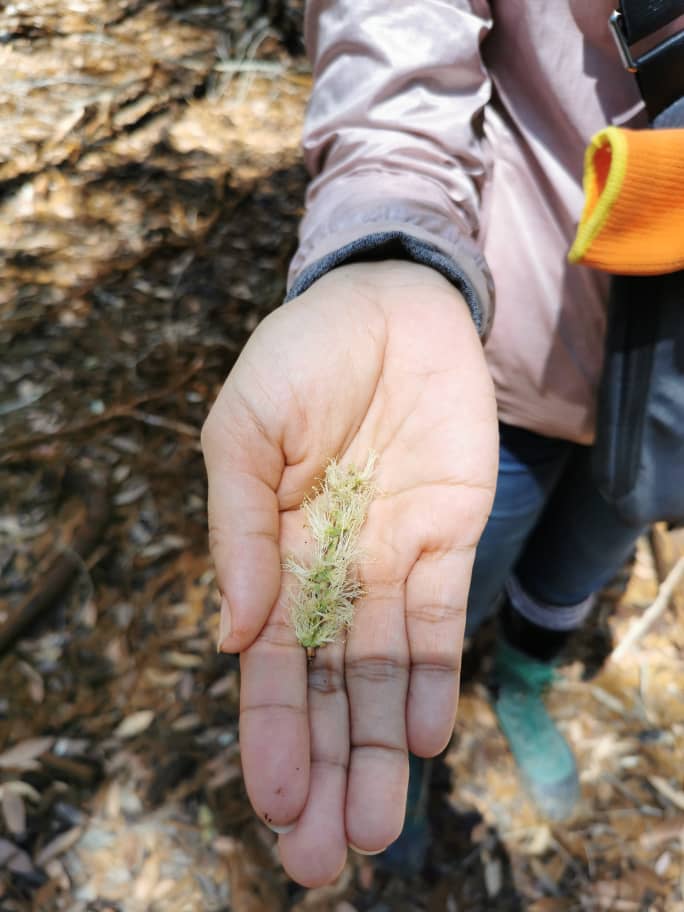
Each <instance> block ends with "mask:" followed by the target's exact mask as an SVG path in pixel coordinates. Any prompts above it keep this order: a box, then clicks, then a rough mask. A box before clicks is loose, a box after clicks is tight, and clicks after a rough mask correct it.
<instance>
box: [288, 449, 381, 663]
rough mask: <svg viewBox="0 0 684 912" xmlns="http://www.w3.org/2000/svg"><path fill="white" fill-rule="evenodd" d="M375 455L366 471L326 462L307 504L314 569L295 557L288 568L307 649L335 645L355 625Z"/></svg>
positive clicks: (297, 629) (296, 622)
mask: <svg viewBox="0 0 684 912" xmlns="http://www.w3.org/2000/svg"><path fill="white" fill-rule="evenodd" d="M375 463H376V456H375V454H374V453H371V454H370V455H369V457H368V460H367V462H366V465H365V466H364V468H363V469H357V468H356V467H355V466H353V465H350V466H344V467H343V466H340V465H339V463H337V462H336V461H335V460H334V459H333V460H331V461H330V462H329V463H328V466H327V468H326V470H325V477H324V479H323V482H322V483H321V485H320V487H319V488H318V489H317V490H316V492H315V494H314V496H313V497H312V498H311V499H309V500H307V501H305V503H304V504H303V510H304V515H305V517H306V521H307V523H308V525H309V528H310V529H311V533H312V538H313V545H314V553H313V558H312V562H311V566H309V567H305V566H304V565H302V564H300V563H298V562H297V561H296V560H294V558H289V559H288V560H287V561H286V562H285V569H286V570H288V571H289V572H290V573H292V574H294V576H295V578H296V582H297V586H296V590H295V592H294V594H293V598H292V605H291V614H292V623H293V625H294V629H295V634H296V636H297V639H298V640H299V642H300V643H301V644H302V646H305V647H306V648H307V649H308V650H314V649H317V648H318V647H319V646H325V644H326V643H332V642H334V641H335V640H336V639H337V638H338V636H339V635H340V633H341V632H342V630H344V629H347V628H349V627H350V626H351V623H352V620H353V617H354V602H355V601H356V599H358V598H359V597H360V596H361V595H363V586H362V584H361V582H360V581H359V579H358V576H357V574H356V568H355V564H356V561H357V560H358V558H359V556H360V555H359V536H360V533H361V529H362V527H363V524H364V522H365V520H366V515H367V513H368V507H369V506H370V503H371V500H372V499H373V496H374V494H375V488H374V485H373V473H374V470H375Z"/></svg>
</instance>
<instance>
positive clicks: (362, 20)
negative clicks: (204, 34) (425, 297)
mask: <svg viewBox="0 0 684 912" xmlns="http://www.w3.org/2000/svg"><path fill="white" fill-rule="evenodd" d="M490 27H491V16H490V10H489V5H488V3H487V2H486V0H473V2H465V0H422V2H421V3H409V2H406V0H393V2H387V0H309V2H308V4H307V13H306V44H307V50H308V52H309V56H310V58H311V61H312V64H313V70H314V87H313V92H312V97H311V101H310V104H309V109H308V113H307V117H306V121H305V126H304V143H303V144H304V155H305V161H306V164H307V167H308V169H309V171H310V173H311V175H312V177H313V180H312V182H311V184H310V185H309V189H308V192H307V199H306V212H305V215H304V218H303V220H302V223H301V226H300V233H299V241H300V243H299V249H298V250H297V253H296V255H295V257H294V259H293V261H292V264H291V267H290V274H289V280H288V284H289V294H288V297H293V296H294V295H295V294H300V293H301V292H302V291H304V290H305V289H306V288H307V287H308V286H309V285H310V284H312V282H313V281H315V279H316V278H318V277H319V276H320V275H322V274H323V273H324V272H326V271H327V270H328V269H330V268H333V267H334V266H336V265H339V264H340V263H344V262H350V261H353V260H355V259H362V258H369V257H371V256H374V257H375V258H378V257H382V256H383V253H384V255H387V256H390V255H391V256H396V255H399V256H404V257H406V258H409V259H415V260H417V261H418V262H424V263H428V264H429V265H432V266H434V267H435V268H437V269H438V270H439V271H441V272H442V273H443V274H444V275H446V276H447V278H449V279H450V280H451V281H452V282H454V284H456V285H457V286H458V287H459V288H460V290H461V291H463V293H464V294H465V296H466V299H467V300H468V303H469V304H470V306H471V310H472V312H473V316H474V318H475V320H476V323H477V324H478V329H479V330H480V332H481V334H482V335H486V332H487V329H488V327H489V325H490V323H491V317H492V309H493V286H492V281H491V276H490V274H489V270H488V268H487V265H486V263H485V260H484V257H483V255H482V253H481V251H480V250H479V248H478V246H477V243H476V238H477V235H478V230H479V198H480V188H481V185H482V181H483V179H484V172H485V166H484V164H483V156H482V150H481V143H480V136H479V127H480V125H481V123H482V115H483V109H484V106H485V104H486V103H487V101H488V100H489V97H490V82H489V78H488V75H487V72H486V70H485V68H484V65H483V63H482V59H481V56H480V44H481V42H482V40H483V38H484V37H485V35H486V34H487V32H488V30H489V29H490Z"/></svg>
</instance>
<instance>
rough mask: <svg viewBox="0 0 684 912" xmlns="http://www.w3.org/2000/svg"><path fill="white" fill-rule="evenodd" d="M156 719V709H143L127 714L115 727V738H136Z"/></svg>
mask: <svg viewBox="0 0 684 912" xmlns="http://www.w3.org/2000/svg"><path fill="white" fill-rule="evenodd" d="M153 719H154V710H152V709H141V710H138V712H134V713H131V715H130V716H126V718H125V719H122V721H121V722H119V724H118V725H117V726H116V728H115V729H114V737H115V738H135V736H136V735H141V734H142V733H143V732H144V731H146V730H147V729H148V728H149V727H150V725H151V724H152V721H153Z"/></svg>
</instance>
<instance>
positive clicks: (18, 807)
mask: <svg viewBox="0 0 684 912" xmlns="http://www.w3.org/2000/svg"><path fill="white" fill-rule="evenodd" d="M2 816H3V817H4V818H5V825H6V827H7V829H8V831H9V832H10V833H11V834H12V835H13V836H21V835H22V833H23V832H24V831H25V830H26V808H25V807H24V802H23V801H22V799H21V796H20V795H18V794H17V793H16V792H12V791H9V790H8V789H4V790H3V793H2Z"/></svg>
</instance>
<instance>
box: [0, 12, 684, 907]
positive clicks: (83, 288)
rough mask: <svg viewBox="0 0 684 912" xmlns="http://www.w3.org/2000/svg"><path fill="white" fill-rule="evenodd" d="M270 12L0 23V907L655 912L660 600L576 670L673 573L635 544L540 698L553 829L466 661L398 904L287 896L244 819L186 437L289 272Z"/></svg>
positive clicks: (281, 37)
mask: <svg viewBox="0 0 684 912" xmlns="http://www.w3.org/2000/svg"><path fill="white" fill-rule="evenodd" d="M260 6H261V7H263V8H266V9H268V10H269V11H270V18H269V17H267V16H260V15H259V11H260ZM291 6H293V7H294V9H295V13H294V14H293V15H292V16H291V17H289V14H288V13H287V9H288V8H287V7H285V10H286V12H285V13H283V12H282V10H280V8H279V7H278V8H277V5H276V4H270V5H269V4H267V3H262V4H259V3H256V2H254V3H249V2H245V3H242V2H237V0H223V2H221V3H217V4H214V5H211V4H210V5H201V4H200V3H196V2H191V0H190V2H187V0H185V2H184V0H168V2H166V0H159V2H149V3H143V2H134V0H117V2H111V0H109V2H108V0H59V2H57V0H42V2H38V0H18V2H15V3H13V4H11V5H5V6H4V8H3V10H2V12H0V62H1V63H2V72H3V80H2V84H1V85H0V136H1V137H2V144H1V149H2V151H1V153H0V155H1V156H2V157H1V158H0V207H1V213H0V350H1V351H2V358H1V359H0V429H1V431H2V433H1V435H0V598H1V599H2V601H0V910H1V912H28V910H34V912H52V910H70V912H115V910H116V912H147V910H149V912H186V910H187V912H190V910H192V912H228V910H235V912H270V910H274V912H276V910H281V909H283V910H286V909H287V910H295V909H296V910H299V912H306V910H309V912H327V910H330V912H353V910H358V912H362V910H375V912H386V910H390V912H394V910H398V912H402V910H435V912H437V910H447V912H457V910H463V912H465V910H473V912H474V910H485V909H500V910H517V909H520V910H522V909H529V910H533V912H565V910H588V912H593V910H603V909H607V910H625V912H630V910H635V912H637V910H668V912H669V910H671V912H677V910H678V912H683V910H684V784H683V777H682V769H683V768H684V597H683V596H682V593H681V592H680V593H678V594H676V596H675V598H674V599H673V600H672V603H671V605H670V606H669V608H668V609H667V611H665V613H664V614H663V615H662V617H661V619H660V620H659V622H658V623H657V624H656V626H655V627H654V628H653V630H652V631H651V632H650V633H649V634H647V635H646V636H645V637H643V638H642V639H640V640H639V642H638V643H637V644H636V645H635V647H634V649H633V650H632V651H631V652H630V653H629V654H628V655H627V656H626V657H625V658H624V659H623V660H621V661H613V660H607V659H606V657H607V656H608V654H609V652H610V649H611V647H612V644H613V643H616V642H618V641H620V640H621V639H622V638H623V637H624V635H625V632H626V631H627V630H628V629H629V628H630V626H631V625H632V624H633V623H634V621H635V619H637V618H638V617H639V616H640V615H641V614H642V613H643V610H644V609H645V608H646V607H647V606H648V605H649V604H650V603H651V602H652V601H653V599H654V598H655V596H656V594H657V591H658V586H659V583H660V582H662V579H663V577H664V575H665V573H666V572H667V570H668V569H670V568H671V567H672V565H673V564H674V562H675V560H676V559H677V557H678V556H679V555H680V554H681V553H682V544H681V539H679V538H678V537H677V536H676V535H674V534H669V533H667V532H666V531H665V530H663V529H660V530H658V532H657V533H656V534H655V536H654V538H653V540H648V539H644V540H643V541H641V542H640V545H639V549H638V552H637V556H636V559H635V562H634V564H633V565H632V566H631V567H630V568H628V569H626V570H625V573H624V575H623V577H622V578H621V579H619V580H617V581H616V583H615V585H614V586H613V587H612V588H611V589H610V590H609V591H607V592H606V593H605V594H604V597H603V598H602V599H601V601H600V604H599V606H598V607H597V610H596V612H595V617H594V623H593V624H592V625H591V633H590V634H589V635H586V636H585V637H584V638H583V639H582V641H581V642H578V643H576V644H574V645H573V647H572V648H571V649H570V650H569V652H568V655H567V657H566V661H565V662H564V665H563V668H562V676H561V679H560V681H559V683H558V685H557V686H556V687H555V688H554V690H553V692H552V694H551V696H550V705H551V707H552V709H553V711H554V713H555V715H556V716H557V718H558V719H559V720H560V724H561V726H562V727H563V729H564V731H565V732H566V734H567V736H568V738H569V739H570V741H571V743H572V745H573V747H574V749H575V751H576V753H577V756H578V758H579V763H580V768H581V773H582V803H581V807H580V809H579V811H578V813H577V816H576V817H575V819H574V820H573V821H571V822H570V823H567V824H563V825H549V824H548V823H546V822H545V821H543V820H542V819H540V818H539V817H538V816H537V815H536V814H535V812H534V809H533V808H532V807H531V805H530V804H529V802H528V801H527V800H526V798H525V795H524V792H522V790H521V789H520V787H519V784H518V781H517V779H516V777H515V771H514V767H513V764H512V760H511V758H510V756H509V754H508V753H507V751H506V748H505V744H504V741H503V738H502V736H501V734H500V733H499V731H498V729H497V727H496V724H495V720H494V717H493V715H492V711H491V709H490V705H489V702H488V699H487V690H486V678H487V664H488V650H487V643H486V637H485V641H484V642H483V643H481V644H479V645H478V646H477V647H476V649H475V653H474V655H475V657H476V658H477V659H479V661H477V662H476V661H473V662H472V665H473V668H472V669H471V673H470V675H469V680H468V682H467V683H466V684H465V686H464V691H463V695H462V698H461V704H460V712H459V718H458V724H457V727H456V732H455V735H454V738H453V741H452V744H451V745H450V747H449V749H448V750H447V751H446V753H445V755H444V756H443V757H442V758H441V759H440V760H439V761H438V762H437V763H435V765H434V774H433V780H432V789H431V796H430V816H431V823H432V834H433V835H432V841H431V845H430V850H429V854H428V862H427V865H426V868H425V870H424V872H423V873H422V874H421V875H420V876H418V877H414V878H410V879H409V878H405V879H402V878H398V877H389V876H387V875H386V874H383V873H382V872H380V871H378V870H376V869H375V868H374V866H373V863H372V859H368V858H362V857H361V856H356V855H350V860H349V863H348V865H347V868H346V869H345V871H344V873H343V875H342V877H341V878H340V880H339V882H338V883H337V884H336V885H335V886H332V887H330V888H325V889H320V890H310V891H307V890H304V889H301V888H299V887H297V886H296V885H294V884H292V883H291V882H290V881H288V879H287V878H286V877H285V875H284V874H283V872H282V869H281V868H280V866H279V864H278V859H277V854H276V849H275V837H274V836H273V835H272V834H271V833H270V831H268V830H267V829H266V828H265V827H263V826H262V825H261V824H260V823H259V822H258V821H257V820H256V819H255V817H254V816H253V814H252V812H251V809H250V807H249V804H248V801H247V798H246V795H245V790H244V786H243V782H242V776H241V770H240V756H239V744H238V730H237V716H238V693H239V679H238V666H237V660H236V659H235V658H234V657H229V656H224V655H217V653H216V648H215V643H216V636H217V612H216V609H217V596H216V589H215V586H214V578H213V571H212V567H211V563H210V560H209V557H208V548H207V540H206V531H205V527H206V518H205V494H206V490H205V476H204V468H203V463H202V459H201V454H200V448H199V429H200V427H201V424H202V421H203V419H204V417H205V415H206V413H207V411H208V408H209V407H210V405H211V402H212V401H213V398H214V397H215V395H216V393H217V391H218V389H219V387H220V384H221V383H222V381H223V379H224V378H225V376H226V374H227V373H228V371H229V369H230V367H231V365H232V363H233V362H234V360H235V358H236V356H237V354H238V353H239V351H240V349H241V347H242V345H243V344H244V342H245V340H246V338H247V337H248V335H249V333H250V332H251V331H252V330H253V329H254V327H255V326H256V325H257V323H258V322H259V320H260V319H261V318H262V317H263V316H264V315H266V314H267V313H268V312H269V311H270V310H272V309H273V308H274V307H276V306H277V305H278V304H279V302H280V301H281V300H282V296H283V290H284V278H285V272H286V268H287V263H288V261H289V259H290V257H291V255H292V253H293V250H294V245H295V237H296V226H297V221H298V218H299V216H300V214H301V208H302V200H303V194H304V187H305V172H304V169H303V166H302V163H301V159H300V154H299V148H298V144H299V130H300V125H301V121H302V116H303V112H304V108H305V104H306V99H307V95H308V91H309V87H310V76H309V73H308V69H307V66H306V63H305V62H304V61H303V60H302V59H301V57H298V56H292V53H291V52H292V50H293V49H294V48H295V47H296V43H297V41H296V25H297V16H296V14H297V12H299V11H300V10H299V8H297V7H296V4H291ZM274 10H275V11H274ZM653 541H655V544H656V547H655V549H654V548H653ZM654 555H655V556H654Z"/></svg>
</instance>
